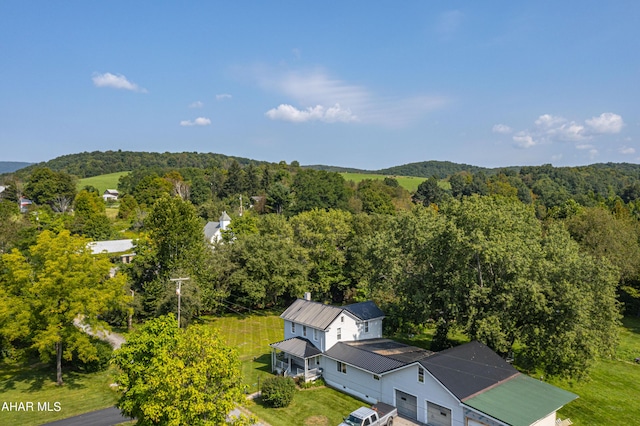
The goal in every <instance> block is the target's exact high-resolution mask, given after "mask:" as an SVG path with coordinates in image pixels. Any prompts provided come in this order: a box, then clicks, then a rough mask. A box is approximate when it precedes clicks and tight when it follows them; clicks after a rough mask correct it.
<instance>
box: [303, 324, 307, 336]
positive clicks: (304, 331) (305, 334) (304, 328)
mask: <svg viewBox="0 0 640 426" xmlns="http://www.w3.org/2000/svg"><path fill="white" fill-rule="evenodd" d="M302 335H303V336H304V337H307V326H306V325H303V326H302Z"/></svg>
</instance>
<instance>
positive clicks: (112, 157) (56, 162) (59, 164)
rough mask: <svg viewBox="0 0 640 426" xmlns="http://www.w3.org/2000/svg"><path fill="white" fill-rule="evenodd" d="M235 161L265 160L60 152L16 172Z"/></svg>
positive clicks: (94, 172) (87, 173) (93, 171)
mask: <svg viewBox="0 0 640 426" xmlns="http://www.w3.org/2000/svg"><path fill="white" fill-rule="evenodd" d="M233 160H236V161H237V162H238V163H239V164H240V165H242V166H247V165H249V164H253V165H260V164H267V163H268V162H266V161H257V160H251V159H248V158H242V157H232V156H228V155H223V154H214V153H198V152H164V153H160V152H138V151H122V150H118V151H93V152H81V153H78V154H68V155H63V156H60V157H57V158H54V159H53V160H49V161H46V162H42V163H37V164H33V165H31V166H29V167H25V168H24V169H21V170H19V171H18V173H17V174H18V175H19V176H26V175H28V174H29V173H31V171H32V170H33V169H35V168H39V167H47V168H49V169H51V170H54V171H57V172H66V173H69V174H72V175H75V176H77V177H79V178H87V177H92V176H99V175H103V174H108V173H116V172H124V171H129V170H136V169H139V168H142V167H143V168H162V169H164V168H175V169H180V168H185V167H194V168H200V169H204V168H211V167H222V168H228V166H229V164H230V163H231V162H232V161H233Z"/></svg>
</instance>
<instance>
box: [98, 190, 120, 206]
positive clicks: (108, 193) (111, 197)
mask: <svg viewBox="0 0 640 426" xmlns="http://www.w3.org/2000/svg"><path fill="white" fill-rule="evenodd" d="M119 196H120V193H119V192H118V190H117V189H107V190H105V191H104V193H103V194H102V199H103V200H104V202H105V203H108V202H113V201H118V197H119Z"/></svg>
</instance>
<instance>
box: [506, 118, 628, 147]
mask: <svg viewBox="0 0 640 426" xmlns="http://www.w3.org/2000/svg"><path fill="white" fill-rule="evenodd" d="M623 126H624V122H623V120H622V117H620V116H619V115H617V114H613V113H609V112H607V113H603V114H601V115H600V116H598V117H592V118H590V119H587V120H585V121H584V124H581V123H578V122H576V121H569V120H567V119H566V118H564V117H560V116H555V115H551V114H542V115H541V116H539V117H538V118H537V119H536V120H535V122H534V126H533V127H532V128H530V129H527V130H522V131H519V132H517V133H516V134H515V135H514V136H513V141H514V142H515V145H516V146H517V147H519V148H531V147H533V146H536V145H541V144H550V143H554V142H557V141H565V142H575V143H576V146H575V147H576V149H580V150H587V149H589V150H591V151H590V154H591V156H592V157H593V156H595V155H597V154H598V152H597V150H596V149H595V147H594V145H592V144H587V143H585V141H591V140H594V139H596V138H597V137H598V136H601V135H603V134H607V133H609V134H610V133H619V132H620V131H621V130H622V127H623ZM510 131H511V128H509V127H508V126H505V125H503V124H496V125H494V126H493V132H494V133H502V134H508V133H509V132H510ZM594 151H595V152H594Z"/></svg>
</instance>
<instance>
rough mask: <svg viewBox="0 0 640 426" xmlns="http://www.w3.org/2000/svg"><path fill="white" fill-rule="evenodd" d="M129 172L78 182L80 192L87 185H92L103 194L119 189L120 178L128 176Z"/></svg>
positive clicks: (94, 177)
mask: <svg viewBox="0 0 640 426" xmlns="http://www.w3.org/2000/svg"><path fill="white" fill-rule="evenodd" d="M127 173H129V172H116V173H109V174H106V175H100V176H93V177H90V178H84V179H79V180H78V191H80V190H81V189H82V188H84V187H85V186H87V185H91V186H93V187H94V188H97V189H98V191H100V194H102V193H103V192H104V191H105V190H107V189H118V179H120V176H123V175H126V174H127Z"/></svg>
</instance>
